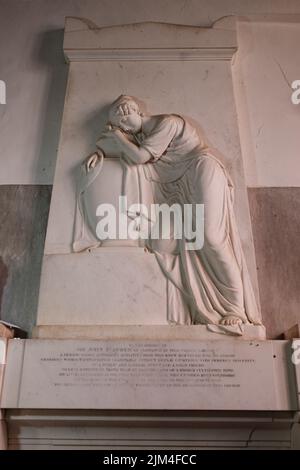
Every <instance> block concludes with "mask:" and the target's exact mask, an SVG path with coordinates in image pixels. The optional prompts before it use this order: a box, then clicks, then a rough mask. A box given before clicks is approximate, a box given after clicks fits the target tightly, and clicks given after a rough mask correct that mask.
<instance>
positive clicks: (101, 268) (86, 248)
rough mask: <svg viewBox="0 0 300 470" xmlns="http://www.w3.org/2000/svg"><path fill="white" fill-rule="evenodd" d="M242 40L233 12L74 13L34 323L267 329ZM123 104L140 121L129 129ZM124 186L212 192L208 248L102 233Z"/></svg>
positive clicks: (156, 196)
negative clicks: (240, 106)
mask: <svg viewBox="0 0 300 470" xmlns="http://www.w3.org/2000/svg"><path fill="white" fill-rule="evenodd" d="M137 45H138V47H137ZM236 48H237V47H236V33H235V31H234V29H233V25H232V21H230V20H225V21H223V22H222V21H221V22H220V23H217V24H216V25H215V26H214V27H213V28H194V27H184V26H174V25H166V24H154V23H144V24H141V25H139V26H137V25H126V26H115V27H111V28H104V29H97V28H96V27H94V26H91V23H90V22H88V21H85V20H79V19H74V18H67V20H66V30H65V39H64V51H65V55H66V58H67V60H68V61H69V63H70V70H69V81H68V89H67V94H66V101H65V108H64V116H63V124H62V132H61V140H60V146H59V154H58V161H57V167H56V174H55V180H54V187H53V196H52V202H51V208H50V216H49V223H48V230H47V237H46V245H45V254H44V262H43V270H42V279H41V286H40V297H39V308H38V319H37V328H36V329H35V335H36V336H38V337H41V335H43V334H44V333H45V331H47V332H48V333H47V334H50V329H52V330H51V331H52V332H53V331H54V329H53V328H55V326H57V327H62V326H63V327H68V328H69V330H68V331H71V329H70V328H73V327H76V328H77V329H78V328H79V327H80V328H87V327H91V326H93V327H99V328H100V330H99V329H98V330H97V328H96V329H95V330H94V331H101V332H102V333H101V334H103V328H102V327H103V326H110V327H112V326H122V327H126V326H137V325H152V326H153V327H154V326H168V325H193V326H194V325H197V327H198V330H197V331H199V334H200V330H202V331H203V329H206V328H209V329H210V330H214V331H215V332H217V333H228V334H233V335H240V336H243V335H246V336H245V337H246V338H247V337H249V336H247V335H249V334H250V337H252V336H253V337H260V338H263V337H264V328H263V326H262V325H261V320H260V313H259V308H258V305H259V299H258V289H257V280H256V274H255V261H254V250H253V243H252V235H251V225H250V219H249V210H248V202H247V196H246V187H245V182H244V175H243V166H242V159H241V154H240V147H239V138H238V131H237V123H236V110H235V105H234V96H233V90H232V79H231V65H230V61H231V59H232V57H233V55H234V53H235V52H236ZM121 95H122V96H123V98H122V96H121ZM118 96H121V98H119V101H114V100H116V98H117V97H118ZM126 96H129V98H126ZM130 97H135V98H130ZM124 99H125V100H124ZM130 99H131V102H130ZM122 100H123V101H122ZM126 100H127V101H126ZM113 101H114V104H113V105H112V102H113ZM135 106H136V112H135ZM130 110H131V111H130ZM148 110H149V111H151V113H152V114H151V116H150V115H149V114H145V115H144V116H143V117H141V113H143V112H144V113H147V112H148ZM120 113H121V114H125V116H126V119H127V120H129V121H130V122H127V123H126V125H125V126H123V129H122V124H121V122H120V119H119V118H120ZM155 116H156V117H155ZM139 117H141V122H135V121H136V120H139ZM123 118H124V117H123ZM135 118H136V119H135ZM123 120H124V119H123ZM109 121H111V124H112V125H113V126H112V127H111V129H110V130H108V129H107V127H106V126H107V123H108V122H109ZM126 126H127V127H126ZM130 126H132V127H131V128H130ZM136 126H137V127H136ZM138 127H139V128H138ZM105 129H106V130H105ZM120 129H122V130H123V132H122V130H120ZM140 131H142V132H140ZM159 132H160V134H159ZM138 134H139V135H138ZM129 135H130V138H129V140H128V138H126V137H129ZM145 137H146V141H147V142H146V141H145V142H144V146H142V144H141V142H139V143H138V142H137V139H138V138H142V139H145ZM132 139H133V140H132ZM155 139H156V140H155ZM130 140H132V141H131V142H130ZM151 145H152V147H151ZM128 146H130V147H131V149H129V150H130V151H129V152H128ZM215 148H218V151H217V150H215ZM97 149H98V150H97ZM132 149H133V150H132ZM134 149H139V152H140V153H143V154H142V155H138V156H137V157H136V155H133V154H134V152H136V150H134ZM96 150H97V151H98V153H95V151H96ZM162 153H164V156H163V158H162V157H161V156H162ZM88 156H89V157H88ZM86 159H87V161H88V162H89V163H87V164H83V165H82V162H84V161H85V160H86ZM171 161H172V163H171V166H170V162H171ZM80 167H81V169H82V170H81V174H79V173H80V172H79V169H80ZM226 167H227V168H228V169H229V173H230V176H229V173H228V172H227V170H226ZM168 168H171V169H170V170H168ZM211 179H213V182H211ZM191 186H192V189H191ZM233 186H234V187H235V198H236V204H235V209H233ZM196 188H197V191H198V192H197V194H196V193H195V190H196ZM179 193H181V194H182V196H181V197H178V194H179ZM120 196H126V198H127V199H128V204H131V203H135V204H141V203H142V204H144V205H146V207H149V205H151V204H152V203H162V204H163V203H167V204H168V205H169V206H171V205H172V204H173V203H175V204H179V205H181V206H182V207H183V206H184V204H195V203H197V204H204V211H205V220H206V221H207V224H205V223H204V232H205V233H204V236H205V241H204V247H203V248H202V249H201V250H191V251H188V250H186V249H185V247H186V245H184V243H179V242H178V240H176V243H175V244H174V243H172V242H170V243H167V242H166V241H165V240H160V241H157V240H153V239H151V241H149V239H148V241H146V240H141V239H140V238H138V239H132V237H129V236H127V237H120V236H118V233H117V235H116V236H115V237H113V239H112V238H110V239H102V240H101V236H100V239H99V236H97V234H96V228H97V226H99V220H100V217H99V213H98V216H97V209H98V206H99V204H100V203H101V204H111V205H113V206H114V207H116V208H117V207H118V206H119V200H120ZM234 210H235V212H236V216H235V215H234ZM127 216H128V213H127ZM136 217H137V214H135V216H134V218H135V219H136ZM131 219H132V214H131ZM129 222H130V221H129ZM129 222H128V223H129ZM135 222H136V221H135ZM237 227H238V228H237ZM238 230H239V234H238ZM225 238H226V239H227V241H225ZM173 241H174V240H173ZM224 243H225V245H226V246H223V248H221V246H222V245H224ZM150 245H151V246H150ZM175 245H176V246H175ZM217 246H218V248H217ZM179 252H180V253H181V254H180V253H179ZM243 252H244V253H245V258H246V259H244V255H243ZM178 253H179V254H178ZM247 266H248V267H247ZM248 268H249V272H250V274H249V273H248ZM252 286H253V288H252ZM255 297H256V298H255ZM203 325H205V326H203ZM207 325H211V326H208V327H207ZM46 328H48V329H47V330H46ZM49 328H50V329H49ZM101 328H102V329H101ZM73 331H74V330H73ZM81 331H82V330H81ZM86 331H87V330H86ZM107 331H108V330H107ZM170 331H171V330H170ZM95 334H96V333H95ZM99 334H100V333H99ZM101 334H100V336H101ZM251 335H252V336H251Z"/></svg>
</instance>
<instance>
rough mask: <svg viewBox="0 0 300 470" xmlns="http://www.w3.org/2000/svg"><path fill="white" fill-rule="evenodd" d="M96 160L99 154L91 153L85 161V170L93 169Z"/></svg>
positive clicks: (97, 160)
mask: <svg viewBox="0 0 300 470" xmlns="http://www.w3.org/2000/svg"><path fill="white" fill-rule="evenodd" d="M98 162H99V155H98V154H97V153H93V155H90V156H89V157H88V158H87V160H86V162H85V168H86V171H87V172H89V171H91V170H92V169H94V168H95V166H96V165H97V163H98Z"/></svg>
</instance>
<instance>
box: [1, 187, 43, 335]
mask: <svg viewBox="0 0 300 470" xmlns="http://www.w3.org/2000/svg"><path fill="white" fill-rule="evenodd" d="M50 198H51V187H50V186H0V227H1V230H0V261H1V262H0V301H1V304H0V318H1V320H5V321H7V322H10V323H14V324H16V325H18V326H19V327H20V328H22V329H23V330H25V331H27V332H28V333H29V334H30V332H31V329H32V327H33V326H34V324H35V322H36V313H37V303H38V292H39V284H40V275H41V264H42V258H43V252H44V241H45V234H46V227H47V220H48V212H49V205H50ZM1 293H2V299H1Z"/></svg>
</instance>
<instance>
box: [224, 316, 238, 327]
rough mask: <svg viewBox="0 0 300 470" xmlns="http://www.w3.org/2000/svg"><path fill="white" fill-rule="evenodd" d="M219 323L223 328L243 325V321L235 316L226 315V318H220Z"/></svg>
mask: <svg viewBox="0 0 300 470" xmlns="http://www.w3.org/2000/svg"><path fill="white" fill-rule="evenodd" d="M219 323H220V325H224V326H235V325H240V324H241V323H243V320H242V319H241V318H240V317H237V316H236V315H226V317H224V318H222V319H221V320H220V321H219Z"/></svg>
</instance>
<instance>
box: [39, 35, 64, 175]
mask: <svg viewBox="0 0 300 470" xmlns="http://www.w3.org/2000/svg"><path fill="white" fill-rule="evenodd" d="M63 35H64V31H63V30H55V31H47V32H43V33H41V34H40V36H39V38H38V40H37V44H39V46H38V47H37V52H36V58H35V59H36V62H37V65H38V66H39V67H45V68H47V74H46V75H47V85H46V92H45V95H44V103H43V109H44V114H43V113H41V115H42V116H43V118H42V119H41V122H40V132H39V134H40V136H41V138H40V148H39V150H38V156H37V160H36V162H37V163H36V167H35V168H34V170H33V171H34V172H35V173H36V175H37V180H38V181H40V182H41V183H43V182H44V181H45V183H49V178H50V179H53V177H54V170H55V163H56V156H57V148H58V143H59V136H60V128H61V121H62V114H63V108H64V99H65V93H66V86H67V78H68V66H67V64H66V63H65V59H64V55H63ZM43 175H44V181H43Z"/></svg>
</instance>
